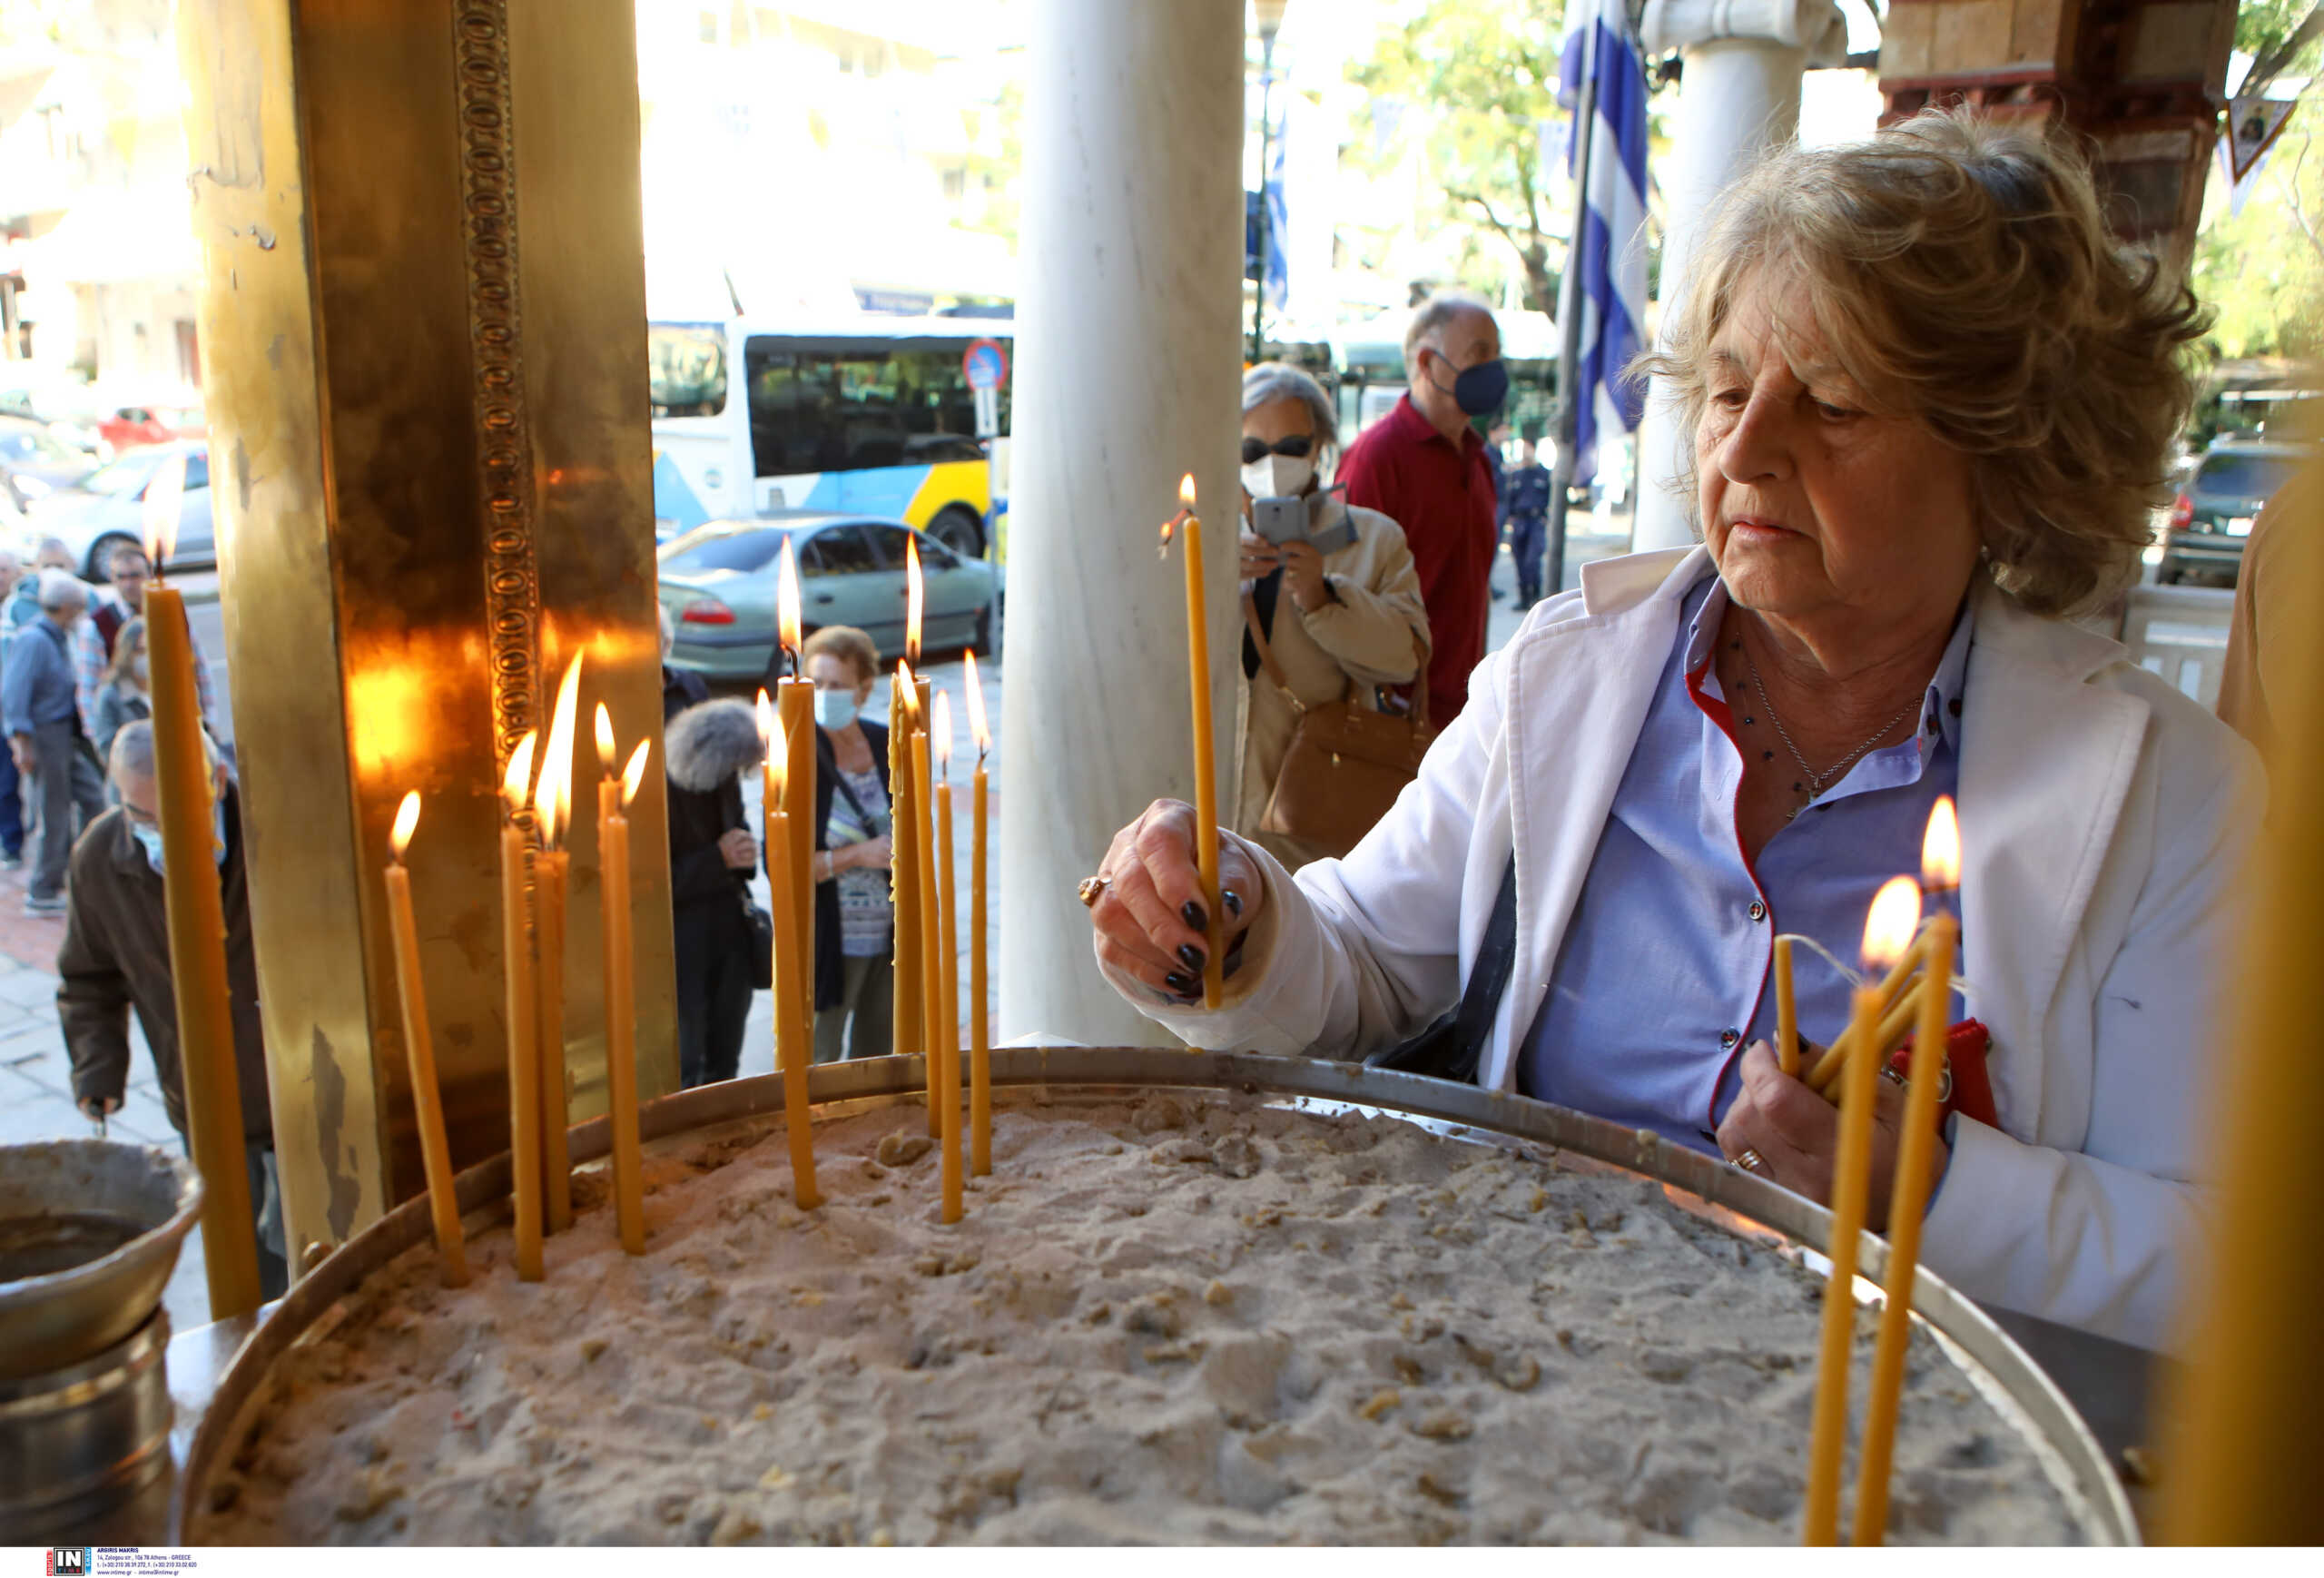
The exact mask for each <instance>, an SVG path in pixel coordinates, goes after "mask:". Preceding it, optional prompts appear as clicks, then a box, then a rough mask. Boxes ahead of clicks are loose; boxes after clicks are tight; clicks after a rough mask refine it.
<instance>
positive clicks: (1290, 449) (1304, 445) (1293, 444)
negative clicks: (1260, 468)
mask: <svg viewBox="0 0 2324 1578" xmlns="http://www.w3.org/2000/svg"><path fill="white" fill-rule="evenodd" d="M1314 453H1315V435H1313V434H1312V433H1294V434H1292V435H1291V437H1289V438H1288V439H1276V440H1275V442H1274V443H1273V444H1269V443H1268V442H1267V441H1266V440H1265V439H1244V440H1243V464H1244V465H1246V466H1256V465H1257V464H1258V463H1259V462H1260V461H1262V460H1264V459H1266V458H1267V457H1268V456H1269V455H1288V456H1289V457H1290V458H1291V459H1295V460H1302V459H1306V458H1307V457H1308V456H1309V455H1312V454H1314Z"/></svg>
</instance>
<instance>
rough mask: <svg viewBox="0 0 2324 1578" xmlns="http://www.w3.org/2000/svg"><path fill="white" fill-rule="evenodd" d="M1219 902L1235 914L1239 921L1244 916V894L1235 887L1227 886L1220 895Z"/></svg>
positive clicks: (1230, 912)
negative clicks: (1237, 891)
mask: <svg viewBox="0 0 2324 1578" xmlns="http://www.w3.org/2000/svg"><path fill="white" fill-rule="evenodd" d="M1218 902H1220V903H1222V904H1225V905H1226V912H1227V913H1228V914H1230V915H1232V916H1234V917H1235V918H1236V920H1238V921H1239V920H1241V919H1242V918H1243V895H1242V894H1240V893H1236V891H1235V890H1234V889H1233V888H1227V889H1226V890H1225V891H1223V892H1222V893H1220V894H1219V895H1218Z"/></svg>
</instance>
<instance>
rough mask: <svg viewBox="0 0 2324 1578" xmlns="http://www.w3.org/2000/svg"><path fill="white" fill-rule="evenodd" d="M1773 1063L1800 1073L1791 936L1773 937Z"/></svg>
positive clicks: (1785, 1069) (1787, 1070) (1797, 1008)
mask: <svg viewBox="0 0 2324 1578" xmlns="http://www.w3.org/2000/svg"><path fill="white" fill-rule="evenodd" d="M1776 1066H1777V1068H1779V1069H1781V1070H1783V1071H1784V1072H1785V1073H1787V1074H1789V1075H1791V1076H1792V1077H1793V1078H1794V1079H1797V1077H1798V1075H1799V1006H1798V999H1797V998H1796V997H1794V996H1793V995H1792V988H1791V939H1790V938H1788V937H1778V938H1777V939H1776Z"/></svg>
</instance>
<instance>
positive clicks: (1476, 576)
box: [1340, 292, 1509, 729]
mask: <svg viewBox="0 0 2324 1578" xmlns="http://www.w3.org/2000/svg"><path fill="white" fill-rule="evenodd" d="M1404 376H1405V378H1406V380H1409V382H1410V384H1411V389H1410V390H1409V392H1407V393H1406V394H1405V395H1404V396H1403V399H1399V400H1398V401H1397V402H1396V409H1393V410H1392V411H1390V412H1389V413H1388V414H1387V415H1386V416H1384V417H1383V418H1381V419H1380V420H1379V421H1377V422H1375V423H1374V424H1373V425H1372V427H1371V428H1370V429H1367V430H1366V431H1365V432H1364V436H1363V437H1362V438H1360V439H1357V440H1356V441H1355V442H1354V445H1352V446H1351V447H1350V448H1349V449H1348V452H1347V458H1346V459H1344V460H1342V461H1341V462H1340V478H1341V480H1343V481H1344V482H1345V483H1346V484H1347V501H1348V502H1349V503H1350V504H1353V505H1357V506H1360V507H1362V508H1365V509H1376V510H1378V511H1379V512H1380V513H1381V514H1383V515H1384V516H1386V517H1387V518H1389V519H1391V520H1393V521H1395V522H1396V523H1397V524H1398V525H1400V526H1402V527H1403V528H1404V540H1405V542H1406V543H1408V544H1409V545H1410V546H1411V547H1412V550H1413V567H1414V568H1415V569H1417V570H1418V571H1419V572H1420V591H1421V599H1422V601H1423V603H1424V604H1425V605H1426V606H1427V608H1428V628H1429V635H1430V637H1431V639H1432V641H1433V646H1432V648H1431V650H1430V654H1429V660H1428V711H1429V719H1430V721H1431V722H1433V724H1435V725H1436V726H1437V727H1438V728H1440V729H1442V728H1446V727H1449V726H1450V725H1452V720H1453V719H1454V718H1455V717H1457V716H1459V715H1460V712H1461V709H1462V707H1463V706H1465V705H1468V700H1469V671H1470V670H1471V669H1472V668H1474V667H1476V666H1477V665H1478V664H1479V663H1480V662H1482V661H1483V658H1484V655H1485V617H1486V615H1487V614H1488V613H1489V611H1490V609H1491V607H1492V599H1491V587H1492V557H1493V548H1494V546H1495V534H1494V527H1493V508H1494V496H1493V473H1492V460H1491V459H1490V458H1489V457H1488V456H1487V455H1486V453H1485V441H1484V439H1482V437H1480V436H1479V434H1478V433H1477V430H1476V428H1475V427H1474V426H1473V424H1472V419H1473V418H1477V417H1483V416H1490V415H1491V414H1492V412H1494V411H1497V410H1499V409H1501V405H1502V400H1503V399H1506V398H1507V396H1508V393H1509V372H1508V370H1507V369H1506V368H1504V367H1503V366H1502V361H1501V330H1500V329H1499V327H1498V326H1496V325H1495V324H1494V322H1493V321H1492V311H1491V310H1490V309H1489V308H1487V307H1486V305H1485V304H1484V302H1482V301H1480V300H1478V299H1477V298H1476V297H1474V296H1470V295H1466V294H1463V293H1460V292H1445V293H1443V294H1439V295H1435V296H1432V297H1430V298H1429V299H1428V300H1427V301H1423V302H1422V303H1421V305H1420V307H1419V309H1418V311H1414V312H1413V321H1412V325H1411V327H1409V328H1408V329H1406V330H1404Z"/></svg>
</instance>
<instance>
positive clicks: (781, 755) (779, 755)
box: [758, 691, 791, 796]
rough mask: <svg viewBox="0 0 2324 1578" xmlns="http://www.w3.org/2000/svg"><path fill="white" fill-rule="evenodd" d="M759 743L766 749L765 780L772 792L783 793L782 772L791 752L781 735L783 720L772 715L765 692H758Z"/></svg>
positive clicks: (787, 767)
mask: <svg viewBox="0 0 2324 1578" xmlns="http://www.w3.org/2000/svg"><path fill="white" fill-rule="evenodd" d="M758 712H759V744H760V745H762V746H763V747H764V748H765V751H766V776H767V782H768V783H769V784H772V785H773V788H774V793H775V794H777V795H778V796H780V795H781V794H782V793H783V781H784V774H785V773H786V772H787V771H788V769H789V767H790V762H789V760H788V758H789V756H790V754H791V753H790V751H789V749H788V748H787V746H786V742H785V741H784V739H783V720H782V719H780V718H778V717H776V716H775V715H774V704H773V702H770V701H768V700H767V699H766V692H764V691H761V692H759V706H758Z"/></svg>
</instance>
